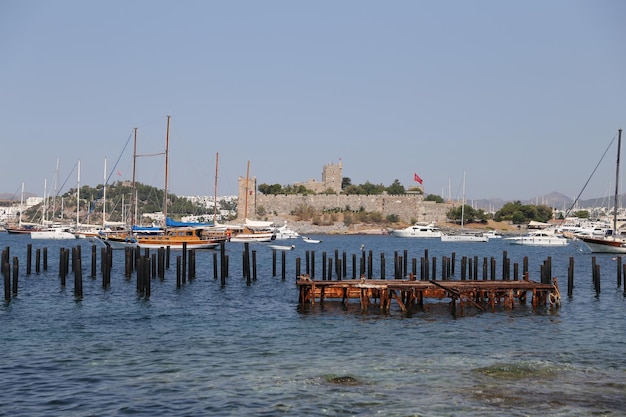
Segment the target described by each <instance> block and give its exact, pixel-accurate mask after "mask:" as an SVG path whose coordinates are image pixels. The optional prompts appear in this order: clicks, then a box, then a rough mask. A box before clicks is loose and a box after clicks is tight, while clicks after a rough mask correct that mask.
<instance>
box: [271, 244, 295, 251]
mask: <svg viewBox="0 0 626 417" xmlns="http://www.w3.org/2000/svg"><path fill="white" fill-rule="evenodd" d="M268 246H269V247H270V248H272V249H274V250H294V249H295V248H296V245H291V246H287V245H268Z"/></svg>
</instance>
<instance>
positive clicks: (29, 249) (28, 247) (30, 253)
mask: <svg viewBox="0 0 626 417" xmlns="http://www.w3.org/2000/svg"><path fill="white" fill-rule="evenodd" d="M32 262H33V244H32V243H29V244H28V245H26V275H30V272H31V266H32Z"/></svg>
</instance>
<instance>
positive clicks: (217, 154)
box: [213, 152, 220, 224]
mask: <svg viewBox="0 0 626 417" xmlns="http://www.w3.org/2000/svg"><path fill="white" fill-rule="evenodd" d="M219 156H220V154H219V152H216V153H215V185H214V187H213V224H216V221H217V164H218V161H219Z"/></svg>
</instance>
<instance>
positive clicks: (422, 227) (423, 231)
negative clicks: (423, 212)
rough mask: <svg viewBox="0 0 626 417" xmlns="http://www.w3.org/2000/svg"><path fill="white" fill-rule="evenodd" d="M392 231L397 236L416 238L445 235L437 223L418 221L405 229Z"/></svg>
mask: <svg viewBox="0 0 626 417" xmlns="http://www.w3.org/2000/svg"><path fill="white" fill-rule="evenodd" d="M390 233H391V234H392V235H393V236H396V237H415V238H429V237H441V236H442V235H443V232H442V231H441V230H440V229H439V227H437V226H436V225H435V223H427V222H416V223H415V224H414V225H412V226H409V227H406V228H404V229H399V230H392V231H391V232H390Z"/></svg>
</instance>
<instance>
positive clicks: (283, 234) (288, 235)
mask: <svg viewBox="0 0 626 417" xmlns="http://www.w3.org/2000/svg"><path fill="white" fill-rule="evenodd" d="M274 233H275V234H276V240H283V239H297V238H299V237H300V233H298V232H296V231H294V230H291V229H290V228H288V227H287V222H286V221H285V224H284V225H282V226H280V227H276V228H274Z"/></svg>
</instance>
